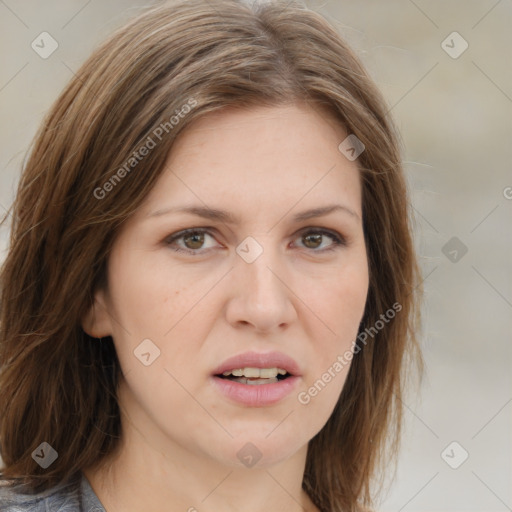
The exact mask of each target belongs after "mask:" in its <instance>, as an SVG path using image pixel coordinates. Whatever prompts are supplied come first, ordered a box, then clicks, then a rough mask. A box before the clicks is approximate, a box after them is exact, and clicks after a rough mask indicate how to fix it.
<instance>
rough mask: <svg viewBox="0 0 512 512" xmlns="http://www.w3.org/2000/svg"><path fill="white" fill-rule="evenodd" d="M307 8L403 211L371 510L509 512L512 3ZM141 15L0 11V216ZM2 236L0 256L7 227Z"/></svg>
mask: <svg viewBox="0 0 512 512" xmlns="http://www.w3.org/2000/svg"><path fill="white" fill-rule="evenodd" d="M212 1H213V0H212ZM146 4H147V2H146ZM307 4H308V5H309V6H310V7H312V8H315V9H318V10H321V11H322V12H323V13H324V14H325V15H326V16H327V17H329V18H330V19H331V21H332V22H333V23H335V24H336V26H337V27H338V28H339V30H340V31H341V33H342V34H343V35H344V36H345V37H346V38H347V39H348V41H349V42H350V43H351V44H352V45H353V47H354V48H355V50H356V51H357V53H358V54H359V55H360V57H361V58H362V60H363V62H364V63H365V64H366V66H367V68H368V70H369V71H370V73H371V74H372V76H373V77H374V78H375V80H376V81H377V83H378V85H379V86H380V88H381V89H382V91H383V92H384V94H385V96H386V98H387V100H388V102H389V105H390V107H392V109H391V114H392V115H393V116H394V118H395V120H396V121H397V124H398V126H399V128H400V130H401V132H402V136H403V139H404V142H405V146H406V154H405V155H404V159H405V161H406V170H407V176H408V180H409V183H410V188H411V192H412V204H413V207H414V211H415V215H416V223H417V229H416V239H417V240H416V241H417V247H418V251H419V253H420V255H421V263H422V269H423V274H424V278H425V281H424V283H425V291H426V301H425V306H424V332H423V334H422V343H423V347H424V350H425V358H426V360H427V378H426V380H425V382H424V385H423V388H422V392H421V396H419V397H411V398H410V399H409V402H408V403H407V404H406V405H407V412H406V420H407V430H406V435H405V436H404V445H403V451H402V454H401V458H400V464H399V469H398V475H397V480H396V481H395V483H394V485H393V486H392V487H391V490H390V492H389V494H388V495H387V496H385V499H384V501H383V503H382V506H381V507H380V510H382V511H384V512H391V511H410V512H413V511H415V512H419V511H486V512H491V511H496V512H498V511H505V510H512V490H511V489H512V462H511V459H512V443H511V437H512V436H511V434H512V428H511V427H512V386H511V380H512V379H511V352H512V344H511V338H512V329H511V325H512V322H511V318H512V272H511V264H510V260H511V249H512V229H511V222H510V221H511V219H512V188H511V187H512V173H511V169H510V163H511V161H512V158H511V156H512V144H511V138H512V67H511V62H512V36H511V34H512V30H511V27H512V3H511V2H510V0H478V1H476V0H472V1H467V0H449V1H440V0H436V1H426V0H415V1H412V0H391V1H380V2H378V1H377V0H359V1H356V0H330V1H325V2H322V3H321V2H316V1H315V2H308V3H307ZM143 5H144V2H142V1H136V0H131V1H129V0H124V1H123V0H110V1H108V2H101V1H99V0H90V1H86V0H80V1H79V0H66V1H65V0H48V1H45V2H44V3H43V2H36V1H35V0H23V1H22V2H16V1H15V0H0V44H1V46H0V48H1V55H0V58H1V66H0V73H1V74H0V116H1V121H2V122H1V126H0V130H1V131H0V144H1V152H0V212H2V213H3V209H5V208H7V207H8V206H9V205H10V203H11V202H12V198H13V194H14V190H15V188H16V184H17V181H18V177H19V172H20V169H21V166H22V162H23V157H24V154H25V152H26V150H27V148H28V146H29V143H30V141H31V139H32V137H33V135H34V133H35V130H36V129H37V127H38V125H39V123H40V121H41V119H42V116H43V114H44V113H45V112H46V110H47V109H48V108H49V107H50V105H51V103H52V102H53V100H54V99H55V98H56V97H57V95H58V94H59V92H60V90H61V89H62V87H63V86H64V85H65V83H66V82H67V81H68V80H69V79H70V77H71V76H72V74H73V72H74V71H76V70H77V69H78V67H79V66H80V64H81V62H82V61H83V60H84V59H85V57H86V56H88V55H89V53H90V52H91V50H92V49H93V47H94V46H95V45H96V44H97V43H98V42H100V41H101V40H102V39H103V38H104V37H105V36H106V35H107V34H109V32H110V31H111V30H112V29H113V28H115V27H117V26H118V25H119V24H121V23H122V22H123V21H124V20H126V19H127V18H129V17H130V16H131V15H132V14H134V13H135V12H136V11H137V8H138V7H141V6H143ZM43 31H47V32H49V33H50V34H51V35H52V36H53V38H55V40H56V41H57V42H58V45H59V47H58V49H57V50H56V51H55V53H53V54H52V55H51V56H50V57H49V58H48V59H42V58H41V57H39V56H38V55H37V54H36V53H35V52H34V51H33V50H32V48H31V42H32V41H33V40H34V39H35V38H36V36H38V35H39V34H40V33H41V32H43ZM454 31H456V32H458V33H459V34H460V36H461V37H462V38H463V39H464V40H465V41H467V43H468V45H469V46H468V48H467V50H466V51H464V53H462V54H461V55H460V56H458V58H452V57H451V56H450V55H449V54H448V53H447V52H446V51H445V50H444V49H443V46H444V47H445V48H446V45H449V46H451V47H453V48H451V49H449V48H447V49H448V50H449V51H451V52H458V51H460V50H461V49H462V48H463V46H462V44H463V41H462V39H460V38H459V39H458V36H455V37H453V36H450V37H449V38H448V39H447V41H446V43H444V45H442V42H443V41H444V40H445V39H446V38H447V36H449V35H450V34H451V33H452V32H454ZM452 40H453V41H452ZM507 187H509V188H507ZM2 208H3V209H2ZM0 235H1V239H0V242H1V247H0V250H2V254H4V252H5V247H6V237H7V232H6V229H3V230H2V231H1V233H0ZM452 237H457V240H455V242H454V241H452V242H451V244H455V245H448V246H445V244H447V243H448V241H449V240H450V239H452ZM462 244H463V245H462ZM464 246H465V247H466V248H467V253H466V254H464V255H463V256H462V257H461V254H462V250H461V249H462V248H463V247H464ZM454 250H455V251H457V252H456V253H455V252H453V251H454ZM445 253H446V255H445ZM0 257H1V255H0ZM450 258H451V259H453V258H457V259H458V261H455V262H454V261H451V260H450ZM453 441H456V442H457V443H459V445H460V446H461V447H462V448H459V447H455V448H454V449H453V451H451V449H452V448H453V446H452V447H450V448H449V449H448V450H447V452H446V453H447V455H445V459H446V460H449V461H450V462H451V463H452V464H454V463H456V462H457V461H459V460H460V459H459V457H460V456H461V453H462V452H461V450H462V449H464V450H466V451H467V452H468V454H469V457H468V459H467V460H466V461H465V462H464V463H463V464H462V465H461V466H460V467H459V468H458V469H452V468H451V467H449V465H448V464H447V463H446V462H445V460H444V459H443V458H442V456H441V454H442V453H443V451H444V450H445V448H446V447H447V446H448V445H449V444H450V443H452V442H453Z"/></svg>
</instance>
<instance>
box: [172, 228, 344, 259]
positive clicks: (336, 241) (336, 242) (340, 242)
mask: <svg viewBox="0 0 512 512" xmlns="http://www.w3.org/2000/svg"><path fill="white" fill-rule="evenodd" d="M191 234H207V235H209V236H211V237H212V238H215V236H214V235H213V233H212V231H210V229H207V228H190V229H185V230H183V231H179V232H178V233H175V234H174V235H171V236H170V237H167V238H166V239H165V243H166V244H167V245H169V246H171V245H172V244H173V243H174V242H176V241H177V240H180V239H182V238H184V237H185V236H187V235H191ZM311 234H313V235H326V236H328V237H329V238H330V239H331V240H332V241H333V243H332V245H330V246H329V247H326V248H324V249H320V250H317V249H308V248H307V247H306V249H308V250H309V251H312V252H317V253H325V252H329V251H334V250H336V249H338V248H340V247H343V246H346V245H347V243H346V239H345V238H344V237H343V236H342V235H340V234H339V233H336V232H335V231H330V230H327V229H320V228H305V229H303V230H302V231H301V233H300V235H299V236H305V235H311ZM171 249H172V250H173V251H176V252H181V253H185V254H191V255H198V254H200V253H201V251H202V250H201V249H196V250H193V249H184V248H182V247H178V246H175V247H171ZM206 251H208V249H206ZM206 251H204V250H203V252H206Z"/></svg>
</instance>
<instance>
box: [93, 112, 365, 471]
mask: <svg viewBox="0 0 512 512" xmlns="http://www.w3.org/2000/svg"><path fill="white" fill-rule="evenodd" d="M347 135H348V134H347V133H346V132H345V131H344V130H343V129H342V128H341V127H340V126H339V125H338V124H336V123H335V122H334V121H333V120H332V119H331V118H330V117H328V116H327V115H324V114H321V113H319V112H316V111H314V110H310V109H309V108H308V107H306V106H302V105H294V106H283V107H272V108H268V107H261V108H255V109H253V110H245V111H242V110H233V109H228V110H224V111H222V112H217V113H214V114H209V115H207V116H205V117H202V118H201V119H199V120H198V121H196V122H195V123H194V124H193V125H191V127H189V128H188V129H187V130H186V131H185V132H183V134H182V135H181V136H180V138H179V139H178V140H177V142H176V143H175V145H174V146H173V149H172V151H171V154H170V155H169V157H168V160H167V163H166V168H165V171H164V173H163V174H162V176H161V177H160V178H159V181H158V183H157V184H156V186H155V187H154V189H153V190H152V192H151V193H150V195H149V196H148V197H147V198H146V200H145V202H144V204H143V205H142V207H141V208H140V209H139V210H138V211H137V213H136V214H135V215H133V216H132V217H131V218H130V219H129V220H128V222H126V223H125V225H124V226H123V229H122V230H121V232H120V234H119V237H118V238H117V239H116V241H115V243H114V246H113V248H112V252H111V254H110V259H109V262H108V289H107V290H100V291H98V292H97V294H96V305H95V307H94V309H93V310H92V312H93V314H92V315H91V314H90V315H88V319H87V320H86V321H84V324H83V325H84V329H85V330H86V331H87V332H88V333H89V334H92V335H93V336H97V337H100V336H107V335H111V336H112V337H113V340H114V343H115V347H116V350H117V354H118V357H119V361H120V364H121V368H122V372H123V374H124V380H122V381H121V384H120V390H119V401H120V404H121V406H122V408H123V409H124V410H125V411H126V412H127V414H128V416H129V418H130V422H131V423H132V424H133V426H134V428H136V429H137V430H138V431H139V432H140V433H142V434H143V437H144V438H145V439H146V442H147V443H149V444H150V445H151V446H152V447H153V448H155V449H157V450H159V451H160V453H176V450H181V451H182V452H183V450H185V452H188V453H193V454H194V455H195V456H202V457H207V458H209V459H212V460H215V461H217V462H221V463H222V464H226V465H241V464H245V465H246V466H249V465H252V464H254V462H255V461H257V462H258V464H259V466H260V467H265V466H269V465H272V464H274V463H277V462H279V461H283V460H285V459H287V458H289V457H291V456H292V455H293V454H295V453H297V452H298V451H299V450H301V449H304V448H305V447H306V446H307V443H308V441H309V440H310V439H311V438H312V437H313V436H314V435H315V434H316V433H317V432H318V431H319V430H320V429H321V428H322V427H323V426H324V424H325V423H326V421H327V420H328V418H329V416H330V415H331V413H332V411H333V408H334V406H335V404H336V402H337V400H338V397H339V396H340V392H341V390H342V388H343V384H344V381H345V379H346V376H347V373H348V370H349V365H350V362H349V361H348V359H347V358H346V357H343V361H344V362H343V364H342V363H340V361H341V356H343V354H344V353H345V352H346V351H347V350H351V349H352V342H353V341H354V340H355V338H356V336H357V332H358V327H359V323H360V321H361V319H362V316H363V312H364V306H365V302H366V296H367V291H368V268H367V256H366V248H365V242H364V236H363V224H362V208H361V185H360V178H359V171H358V169H357V167H356V162H355V161H350V160H348V159H347V158H346V157H345V156H344V155H343V154H342V153H341V152H340V150H339V149H338V146H339V144H340V143H341V142H342V141H343V140H344V139H345V138H346V137H347ZM134 172H136V171H134ZM124 179H126V180H129V179H130V177H129V176H127V177H125V178H124ZM122 186H123V184H122V182H121V183H120V184H118V187H122ZM182 209H188V210H189V211H179V210H182ZM322 209H327V210H326V211H325V212H324V213H323V214H322ZM168 210H169V211H168ZM183 230H192V231H190V232H188V233H183ZM233 358H235V359H234V360H233ZM230 360H231V361H230ZM337 362H338V364H336V363H337ZM340 366H341V368H340ZM248 368H249V369H248ZM254 368H256V370H255V369H254ZM265 368H266V369H267V370H266V371H261V369H265ZM258 369H259V370H258ZM276 369H277V370H276ZM230 370H233V372H234V373H235V374H237V375H233V373H232V374H231V375H227V376H220V375H219V374H222V373H223V372H224V371H226V372H229V371H230ZM237 370H238V371H237ZM285 371H286V372H287V373H286V374H285V375H282V374H283V372H285ZM276 374H277V375H278V376H279V377H276ZM289 374H291V376H288V375H289ZM326 374H327V375H326ZM283 377H285V378H284V379H283ZM235 379H237V380H235ZM312 387H313V388H314V389H313V390H312V391H311V390H310V388H312ZM315 390H316V392H315ZM124 428H126V427H124ZM249 443H250V444H249Z"/></svg>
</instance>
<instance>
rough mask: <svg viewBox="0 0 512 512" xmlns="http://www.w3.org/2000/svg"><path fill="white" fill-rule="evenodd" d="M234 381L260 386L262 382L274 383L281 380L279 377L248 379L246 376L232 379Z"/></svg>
mask: <svg viewBox="0 0 512 512" xmlns="http://www.w3.org/2000/svg"><path fill="white" fill-rule="evenodd" d="M231 380H233V382H239V383H240V384H249V385H251V386H259V385H260V384H274V383H276V382H279V381H278V380H277V378H275V377H274V378H272V379H246V378H244V377H239V378H238V379H231Z"/></svg>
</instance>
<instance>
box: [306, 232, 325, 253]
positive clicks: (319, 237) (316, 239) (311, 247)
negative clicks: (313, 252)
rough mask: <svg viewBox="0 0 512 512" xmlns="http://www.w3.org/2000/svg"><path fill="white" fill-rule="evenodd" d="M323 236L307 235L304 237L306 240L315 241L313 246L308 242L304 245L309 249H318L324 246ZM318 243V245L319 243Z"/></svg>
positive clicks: (318, 234)
mask: <svg viewBox="0 0 512 512" xmlns="http://www.w3.org/2000/svg"><path fill="white" fill-rule="evenodd" d="M322 236H323V235H321V234H320V233H312V234H309V235H306V236H305V237H304V240H309V241H311V240H313V246H310V245H308V242H306V243H305V244H304V245H305V246H306V247H308V248H309V249H316V248H317V247H319V246H320V245H321V244H322ZM317 242H318V243H317Z"/></svg>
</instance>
